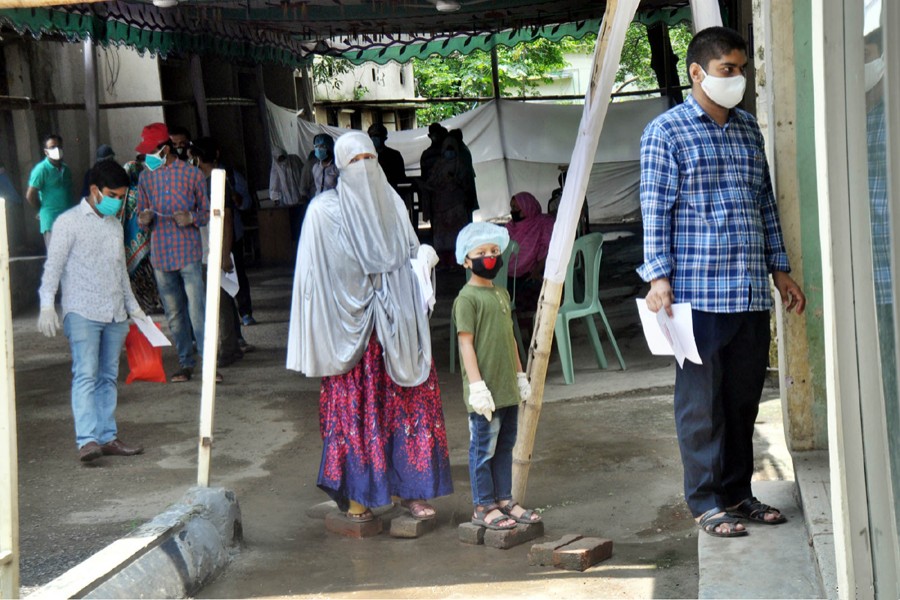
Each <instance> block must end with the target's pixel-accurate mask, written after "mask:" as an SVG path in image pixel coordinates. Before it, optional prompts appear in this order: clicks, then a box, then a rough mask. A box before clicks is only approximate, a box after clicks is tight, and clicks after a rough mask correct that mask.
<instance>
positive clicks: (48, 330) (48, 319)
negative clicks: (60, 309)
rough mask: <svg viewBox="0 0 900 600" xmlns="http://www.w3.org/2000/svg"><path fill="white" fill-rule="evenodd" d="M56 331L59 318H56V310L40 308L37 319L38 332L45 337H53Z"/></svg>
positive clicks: (45, 307) (49, 307)
mask: <svg viewBox="0 0 900 600" xmlns="http://www.w3.org/2000/svg"><path fill="white" fill-rule="evenodd" d="M57 329H59V317H57V316H56V309H55V308H54V307H52V306H44V307H42V308H41V316H40V317H38V331H40V332H41V333H43V334H44V335H46V336H47V337H55V336H56V330H57Z"/></svg>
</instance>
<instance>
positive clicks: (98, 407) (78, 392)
mask: <svg viewBox="0 0 900 600" xmlns="http://www.w3.org/2000/svg"><path fill="white" fill-rule="evenodd" d="M63 328H64V331H65V332H66V337H67V338H69V346H70V347H71V348H72V415H73V416H74V417H75V443H76V444H78V447H79V448H81V447H82V446H84V445H85V444H87V443H88V442H97V443H98V444H105V443H107V442H111V441H113V440H114V439H116V417H115V413H116V398H117V397H118V388H117V379H118V377H119V357H120V356H121V355H122V346H123V345H124V344H125V337H126V336H127V335H128V321H122V322H120V323H101V322H99V321H91V320H90V319H85V318H84V317H82V316H81V315H78V314H76V313H68V314H67V315H66V318H65V319H64V320H63Z"/></svg>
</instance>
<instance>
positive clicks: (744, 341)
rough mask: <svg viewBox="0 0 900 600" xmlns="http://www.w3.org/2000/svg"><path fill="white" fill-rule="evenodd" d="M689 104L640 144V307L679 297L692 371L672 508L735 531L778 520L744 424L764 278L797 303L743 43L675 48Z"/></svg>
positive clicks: (764, 299) (754, 388)
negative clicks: (679, 480)
mask: <svg viewBox="0 0 900 600" xmlns="http://www.w3.org/2000/svg"><path fill="white" fill-rule="evenodd" d="M686 63H687V65H688V75H689V77H690V79H691V82H692V90H691V96H690V97H688V99H687V101H685V102H684V103H683V104H681V105H679V106H676V107H675V108H672V109H670V110H669V111H667V112H665V113H664V114H662V115H660V116H659V117H657V118H656V119H655V120H654V121H653V122H651V123H650V124H649V125H648V126H647V128H646V129H645V130H644V135H643V137H642V138H641V212H642V214H643V219H644V264H642V265H641V266H640V268H639V269H638V273H639V274H640V275H641V277H642V278H643V279H644V281H648V282H650V292H649V293H648V294H647V306H648V308H649V309H650V310H652V311H654V312H656V311H659V310H665V311H666V312H667V313H669V314H670V315H671V314H672V310H671V304H672V303H673V302H689V303H690V304H691V309H692V317H693V325H694V335H695V337H696V341H697V349H698V350H699V352H700V357H701V359H702V362H703V364H701V365H696V364H693V363H691V362H685V363H684V366H683V367H681V368H680V367H677V366H676V377H675V425H676V430H677V433H678V442H679V446H680V448H681V458H682V464H683V466H684V491H685V500H686V501H687V504H688V506H689V507H690V509H691V512H692V514H693V515H694V517H695V520H696V521H697V523H698V526H699V527H700V529H701V530H703V531H704V532H706V533H708V534H710V535H714V536H718V537H734V536H741V535H746V534H747V530H746V529H745V527H744V525H743V524H742V523H741V522H740V519H745V520H747V521H753V522H756V523H762V524H767V525H774V524H777V523H782V522H784V521H785V518H784V516H783V515H782V514H781V513H780V512H779V511H778V510H777V509H774V508H772V507H770V506H768V505H766V504H763V503H762V502H760V501H759V500H757V499H756V498H755V497H754V496H753V493H752V492H751V489H750V478H751V477H752V475H753V441H752V440H753V427H754V422H755V420H756V415H757V413H758V411H759V400H760V395H761V393H762V387H763V383H764V381H765V375H766V367H767V364H768V351H769V341H770V339H769V338H770V334H769V318H770V315H769V311H770V308H771V305H772V300H771V296H770V292H769V277H768V276H769V274H771V275H772V278H773V280H774V283H775V287H777V288H778V291H779V293H780V295H781V298H782V300H783V302H784V305H785V308H786V309H787V310H788V311H790V310H793V309H796V311H797V313H798V314H799V313H802V312H803V309H804V307H805V305H806V298H805V297H804V295H803V292H802V291H801V290H800V287H799V286H798V285H797V284H796V283H795V282H794V281H793V279H791V277H790V275H788V272H789V271H790V265H789V263H788V258H787V253H786V252H785V248H784V242H783V240H782V236H781V227H780V225H779V221H778V212H777V207H776V205H775V196H774V194H773V192H772V182H771V179H770V177H769V169H768V165H767V164H766V156H765V148H764V142H763V138H762V134H761V133H760V130H759V126H758V125H757V123H756V120H755V119H754V118H753V116H752V115H750V114H749V113H747V112H745V111H743V110H740V109H737V108H734V107H735V106H736V105H737V104H738V102H740V100H741V99H742V98H743V95H744V88H745V84H746V80H745V79H744V70H745V69H746V67H747V45H746V42H745V41H744V40H743V39H742V38H741V37H740V35H739V34H738V33H737V32H735V31H732V30H731V29H726V28H724V27H713V28H710V29H706V30H703V31H701V32H699V33H698V34H697V35H696V36H694V39H693V40H692V41H691V44H690V46H689V47H688V51H687V60H686Z"/></svg>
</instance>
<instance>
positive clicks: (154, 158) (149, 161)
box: [144, 146, 166, 171]
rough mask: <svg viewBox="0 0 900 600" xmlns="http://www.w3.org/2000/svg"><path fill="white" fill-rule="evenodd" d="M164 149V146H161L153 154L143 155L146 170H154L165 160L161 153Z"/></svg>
mask: <svg viewBox="0 0 900 600" xmlns="http://www.w3.org/2000/svg"><path fill="white" fill-rule="evenodd" d="M165 151H166V148H165V146H163V147H162V148H160V149H159V150H158V151H157V152H156V153H155V154H148V155H147V156H145V157H144V166H145V167H147V170H148V171H155V170H156V169H158V168H160V167H161V166H162V165H163V163H165V162H166V158H165V155H164V154H163V152H165Z"/></svg>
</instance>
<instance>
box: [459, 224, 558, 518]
mask: <svg viewBox="0 0 900 600" xmlns="http://www.w3.org/2000/svg"><path fill="white" fill-rule="evenodd" d="M508 245H509V233H508V232H507V231H506V229H504V228H503V227H500V226H499V225H494V224H493V223H470V224H469V225H466V226H465V227H464V228H463V229H462V231H460V232H459V236H458V237H457V239H456V262H457V263H459V264H460V265H462V266H463V267H465V268H466V269H468V270H470V271H471V277H470V278H469V281H468V283H466V285H464V286H463V289H462V290H461V291H460V292H459V295H458V296H457V297H456V300H455V301H454V302H453V315H452V318H453V321H454V323H455V324H456V331H457V341H458V343H459V356H460V362H461V363H462V368H461V369H460V371H461V372H462V380H463V402H465V404H466V410H467V411H468V413H469V479H470V481H471V483H472V504H473V505H474V512H473V514H472V523H473V524H475V525H480V526H481V527H486V528H488V529H515V527H516V525H517V524H518V523H523V524H526V525H527V524H531V523H537V522H538V521H540V520H541V517H540V516H539V515H538V514H536V513H535V512H534V511H533V510H529V509H525V508H523V507H522V506H520V505H519V504H518V503H517V502H515V501H514V500H513V497H512V452H513V446H515V444H516V432H517V429H518V422H519V402H524V401H526V400H528V399H529V398H530V397H531V384H530V383H529V381H528V377H527V376H526V375H525V373H524V372H523V371H522V360H521V357H520V356H519V350H518V346H517V344H516V340H515V336H514V335H513V322H512V315H511V311H510V309H509V306H510V299H509V293H508V292H507V291H506V290H505V289H504V288H501V287H496V286H494V277H496V276H497V274H498V273H499V272H500V269H501V267H503V256H502V254H503V251H504V250H505V249H506V247H507V246H508Z"/></svg>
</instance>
